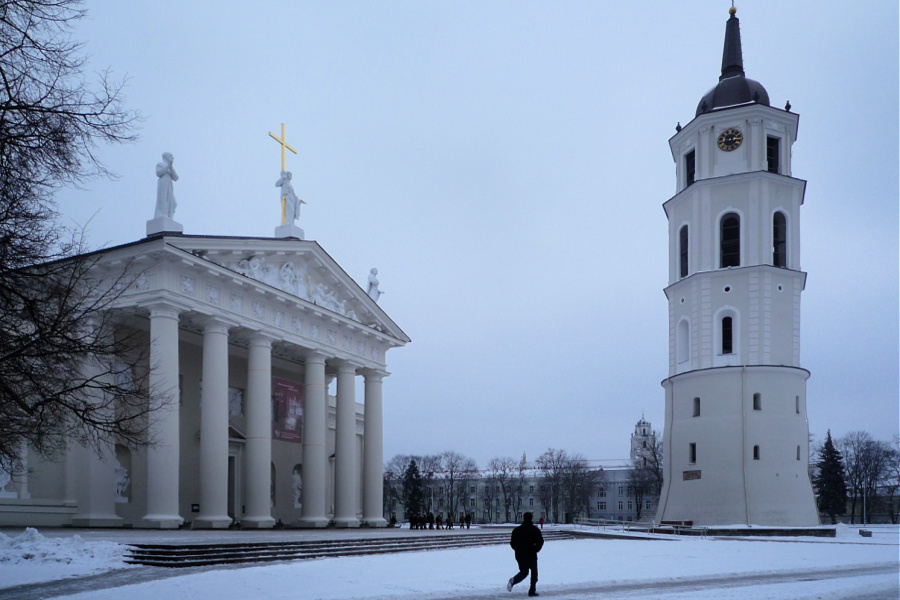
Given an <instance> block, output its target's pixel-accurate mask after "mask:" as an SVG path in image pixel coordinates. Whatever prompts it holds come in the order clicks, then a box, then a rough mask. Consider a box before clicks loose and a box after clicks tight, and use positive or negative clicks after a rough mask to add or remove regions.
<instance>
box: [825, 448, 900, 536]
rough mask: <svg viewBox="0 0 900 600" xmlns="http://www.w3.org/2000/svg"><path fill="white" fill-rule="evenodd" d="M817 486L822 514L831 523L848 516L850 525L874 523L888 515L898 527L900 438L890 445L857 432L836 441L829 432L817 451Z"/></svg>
mask: <svg viewBox="0 0 900 600" xmlns="http://www.w3.org/2000/svg"><path fill="white" fill-rule="evenodd" d="M814 455H815V457H816V458H815V461H814V463H813V464H814V466H815V470H814V471H815V473H814V475H813V485H814V486H815V489H816V501H817V502H818V507H819V512H820V513H822V514H824V515H827V516H828V517H829V518H830V519H831V523H832V524H834V523H836V522H837V517H839V516H843V515H846V514H848V509H849V516H850V523H856V522H857V517H858V518H859V522H860V523H871V522H873V520H874V519H877V518H878V517H879V515H881V516H882V517H883V516H884V515H885V514H887V515H888V517H889V518H890V521H891V523H894V524H896V523H897V512H898V508H897V507H898V501H900V498H898V488H900V436H897V435H895V436H894V439H893V440H892V441H890V442H884V441H880V440H876V439H874V438H872V436H871V435H870V434H869V433H867V432H865V431H853V432H850V433H848V434H847V435H845V436H844V437H841V438H838V439H837V440H833V439H832V438H831V431H830V430H829V431H828V433H827V434H826V436H825V441H824V442H823V443H822V444H821V445H820V446H819V447H818V448H817V449H816V451H815V453H814Z"/></svg>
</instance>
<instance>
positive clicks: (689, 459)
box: [657, 7, 819, 526]
mask: <svg viewBox="0 0 900 600" xmlns="http://www.w3.org/2000/svg"><path fill="white" fill-rule="evenodd" d="M729 12H730V14H731V17H730V18H729V19H728V21H727V23H726V27H725V48H724V52H723V55H722V76H721V77H720V78H719V83H718V85H716V86H715V87H714V88H712V89H711V90H710V91H709V92H707V93H706V95H704V96H703V98H702V99H701V100H700V104H699V105H698V106H697V112H696V115H695V118H694V119H693V120H692V121H691V122H690V123H688V124H687V125H686V126H685V127H683V128H681V127H680V126H679V127H678V128H677V129H678V132H677V133H676V134H675V135H674V136H673V137H672V138H671V139H670V140H669V146H670V147H671V150H672V156H673V158H674V160H675V163H676V169H675V170H676V178H677V184H676V194H675V196H673V197H672V198H670V199H669V200H668V201H666V202H665V204H664V205H663V207H664V208H665V211H666V216H667V218H668V221H669V285H668V287H666V289H665V293H666V297H667V298H668V301H669V376H668V378H667V379H665V380H664V381H663V382H662V385H663V387H664V388H665V391H666V416H665V419H666V421H665V432H664V461H665V483H664V487H663V491H662V495H661V498H660V504H659V510H658V512H657V514H658V519H659V521H693V523H694V524H701V525H727V524H749V525H767V526H814V525H818V524H819V519H818V512H817V510H816V505H815V500H814V498H813V493H812V486H811V484H810V480H809V475H808V473H807V463H808V460H809V457H808V432H809V427H808V424H807V420H806V380H807V378H808V377H809V372H808V371H806V370H805V369H803V368H801V367H800V293H801V292H802V291H803V288H804V286H805V281H806V274H805V273H804V272H803V271H801V270H800V206H801V204H803V196H804V192H805V186H806V182H805V181H803V180H801V179H795V178H793V177H792V176H791V146H792V145H793V143H794V141H795V140H796V138H797V122H798V116H797V115H796V114H795V113H792V112H790V106H789V105H787V106H786V107H785V109H784V110H782V109H779V108H772V107H771V106H769V96H768V94H767V93H766V90H765V88H763V86H762V85H760V84H759V83H758V82H756V81H753V80H752V79H748V78H747V77H745V75H744V67H743V59H742V54H741V34H740V25H739V22H738V19H737V17H735V9H734V7H732V8H731V9H730V11H729Z"/></svg>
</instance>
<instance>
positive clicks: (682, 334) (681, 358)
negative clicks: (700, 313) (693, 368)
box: [675, 319, 691, 364]
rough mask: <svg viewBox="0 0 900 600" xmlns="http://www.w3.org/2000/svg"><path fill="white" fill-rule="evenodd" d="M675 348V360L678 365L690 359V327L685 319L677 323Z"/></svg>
mask: <svg viewBox="0 0 900 600" xmlns="http://www.w3.org/2000/svg"><path fill="white" fill-rule="evenodd" d="M675 346H676V347H675V358H676V360H677V361H678V363H679V364H680V363H683V362H686V361H687V360H688V359H690V358H691V325H690V323H688V321H687V319H682V320H681V321H679V322H678V331H677V333H676V339H675Z"/></svg>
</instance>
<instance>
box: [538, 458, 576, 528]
mask: <svg viewBox="0 0 900 600" xmlns="http://www.w3.org/2000/svg"><path fill="white" fill-rule="evenodd" d="M568 461H569V455H568V454H567V453H566V451H565V450H554V449H553V448H548V449H547V451H546V452H544V453H543V454H541V455H540V456H538V458H537V460H536V461H535V466H536V467H537V468H538V469H539V470H540V472H541V479H542V483H541V488H540V491H539V493H540V497H541V504H542V505H544V508H545V509H546V510H547V518H548V519H550V520H552V521H553V522H554V523H559V509H560V506H559V504H560V498H561V497H562V485H561V484H562V477H563V471H564V470H565V468H566V464H567V463H568Z"/></svg>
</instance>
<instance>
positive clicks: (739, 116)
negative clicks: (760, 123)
mask: <svg viewBox="0 0 900 600" xmlns="http://www.w3.org/2000/svg"><path fill="white" fill-rule="evenodd" d="M726 113H728V118H730V119H733V120H734V121H740V120H750V119H754V118H760V117H768V118H770V119H774V120H776V121H778V122H779V123H782V124H785V125H789V127H790V128H789V130H788V131H789V132H790V134H791V136H792V139H794V140H796V139H797V132H798V130H799V126H800V115H799V114H798V113H795V112H793V111H787V110H783V109H781V108H773V107H771V106H766V105H764V104H757V103H755V102H750V103H747V104H737V105H734V106H726V107H723V108H718V109H715V110H713V111H710V112H707V113H703V114H702V115H698V116H696V117H694V118H693V119H691V121H690V122H689V123H688V124H687V125H685V126H684V127H682V128H681V129H680V130H679V131H678V132H676V133H675V135H673V136H672V137H670V138H669V148H670V149H671V151H672V158H673V160H678V150H677V149H678V148H679V147H680V145H681V143H682V142H681V141H682V140H685V139H687V138H690V137H693V136H695V135H697V134H698V133H699V132H700V131H701V130H702V129H703V128H704V127H709V126H710V125H712V124H717V123H721V122H722V120H723V118H724V115H725V114H726Z"/></svg>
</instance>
